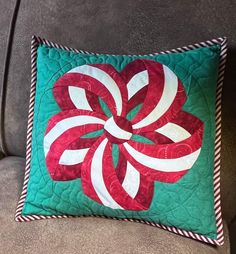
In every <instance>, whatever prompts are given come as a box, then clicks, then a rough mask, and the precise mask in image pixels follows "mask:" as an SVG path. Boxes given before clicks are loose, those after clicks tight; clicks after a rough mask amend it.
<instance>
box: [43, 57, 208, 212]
mask: <svg viewBox="0 0 236 254" xmlns="http://www.w3.org/2000/svg"><path fill="white" fill-rule="evenodd" d="M53 95H54V98H55V100H56V102H57V104H58V105H59V107H60V109H61V112H59V113H57V114H56V115H54V116H52V117H51V118H50V119H49V121H48V125H47V129H46V132H45V136H44V142H43V146H44V155H45V161H46V166H47V170H48V172H49V174H50V176H51V178H52V179H53V180H54V181H71V180H74V179H78V178H80V179H81V182H82V188H83V192H84V193H85V195H87V196H88V197H89V198H90V199H92V200H93V201H95V202H97V203H99V204H101V205H104V206H107V207H110V208H112V209H122V210H133V211H142V210H148V209H149V208H150V205H151V202H152V198H153V194H154V182H155V181H160V182H165V183H175V182H177V181H179V180H180V179H181V178H182V177H183V176H184V175H185V174H186V173H187V172H188V171H189V170H190V169H191V168H192V166H193V165H194V163H195V162H196V160H197V159H198V156H199V154H200V151H201V145H202V137H203V131H204V126H203V122H202V121H201V120H200V119H198V118H197V117H196V116H194V115H192V114H190V113H188V112H185V111H183V110H182V107H183V105H184V103H185V102H186V100H187V97H186V93H185V90H184V87H183V85H182V83H181V81H180V80H179V79H178V77H177V76H176V74H175V73H174V72H173V71H172V70H170V69H169V68H168V67H167V66H165V65H163V64H161V63H159V62H156V61H152V60H145V59H139V60H135V61H133V62H130V63H129V64H127V65H126V66H125V67H124V68H123V70H121V71H120V72H118V71H117V70H116V69H115V68H114V67H113V66H112V65H111V64H85V65H81V66H77V67H75V68H73V69H71V70H70V71H68V72H67V73H65V74H64V75H62V76H61V77H60V78H59V79H58V80H57V81H56V82H55V84H54V86H53ZM155 191H157V192H158V190H155Z"/></svg>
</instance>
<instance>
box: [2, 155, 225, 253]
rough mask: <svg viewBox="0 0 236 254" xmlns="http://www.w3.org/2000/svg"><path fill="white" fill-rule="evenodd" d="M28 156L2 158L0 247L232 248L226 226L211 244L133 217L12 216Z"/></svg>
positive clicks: (91, 250) (186, 250)
mask: <svg viewBox="0 0 236 254" xmlns="http://www.w3.org/2000/svg"><path fill="white" fill-rule="evenodd" d="M24 164H25V161H24V160H23V159H21V158H18V157H7V158H4V159H3V160H1V161H0V171H1V175H2V177H1V178H0V202H1V203H0V224H1V227H0V249H1V251H2V253H9V254H14V253H17V254H21V253H22V254H23V253H24V254H27V253H29V254H31V253H38V254H40V253H42V254H44V253H48V254H50V253H55V250H58V251H60V253H64V254H67V253H68V254H71V253H145V254H147V253H170V254H171V253H175V254H176V253H201V254H204V253H212V254H213V253H215V254H216V253H222V254H223V253H224V254H227V253H229V240H228V233H227V226H226V225H225V227H224V228H225V236H226V239H225V240H226V241H225V244H224V245H223V246H222V247H212V246H210V245H206V244H203V243H200V242H197V241H194V240H191V239H187V238H183V237H181V236H178V235H175V234H173V233H169V232H166V231H164V230H161V229H158V228H154V227H151V226H147V225H142V224H138V223H134V222H124V221H115V220H108V219H101V218H72V219H60V220H53V219H50V220H41V221H34V222H28V223H19V222H15V221H14V212H15V208H16V203H17V200H18V198H19V193H20V188H21V185H22V181H23V168H24Z"/></svg>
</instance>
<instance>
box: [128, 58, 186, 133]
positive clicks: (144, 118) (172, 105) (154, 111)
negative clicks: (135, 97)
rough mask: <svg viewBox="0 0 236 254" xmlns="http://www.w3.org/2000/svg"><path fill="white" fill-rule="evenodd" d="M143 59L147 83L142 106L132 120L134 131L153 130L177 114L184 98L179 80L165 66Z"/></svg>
mask: <svg viewBox="0 0 236 254" xmlns="http://www.w3.org/2000/svg"><path fill="white" fill-rule="evenodd" d="M143 61H144V62H145V65H146V68H147V72H148V75H149V84H148V90H147V92H146V96H145V100H144V102H143V105H142V108H141V109H140V110H139V112H138V114H137V115H136V117H135V118H134V119H133V120H132V123H133V129H134V132H135V133H139V132H140V131H142V132H144V131H146V132H147V131H153V130H155V129H157V128H159V127H161V126H163V125H164V124H166V123H167V122H169V121H170V120H171V119H173V118H174V117H175V116H176V114H178V112H179V111H180V110H181V107H182V106H183V104H184V102H185V99H186V98H185V92H184V88H183V86H182V84H181V82H180V81H179V80H178V78H177V77H176V75H175V74H174V73H173V72H172V71H171V70H170V69H169V68H168V67H167V66H165V65H161V64H160V63H157V62H152V61H147V60H146V61H145V60H143ZM136 75H137V74H136ZM142 89H143V88H142Z"/></svg>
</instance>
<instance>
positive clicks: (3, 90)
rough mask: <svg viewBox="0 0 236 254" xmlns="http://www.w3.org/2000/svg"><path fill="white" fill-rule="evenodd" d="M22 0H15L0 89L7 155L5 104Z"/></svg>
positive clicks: (0, 136) (0, 127) (1, 141)
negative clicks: (15, 32) (16, 26)
mask: <svg viewBox="0 0 236 254" xmlns="http://www.w3.org/2000/svg"><path fill="white" fill-rule="evenodd" d="M20 2H21V0H16V1H15V6H14V9H13V12H12V16H11V20H10V25H9V30H8V37H7V45H6V53H5V57H4V62H3V78H2V87H1V91H0V93H1V94H0V146H1V152H2V153H3V154H4V155H5V156H7V155H8V150H7V145H6V140H5V106H6V91H7V81H8V74H9V65H10V58H11V53H12V44H13V38H14V31H15V25H16V20H17V15H18V12H19V7H20Z"/></svg>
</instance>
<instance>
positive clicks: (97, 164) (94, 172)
mask: <svg viewBox="0 0 236 254" xmlns="http://www.w3.org/2000/svg"><path fill="white" fill-rule="evenodd" d="M107 142H108V139H104V140H103V141H102V142H101V143H100V145H99V146H98V147H97V150H96V151H95V153H94V156H93V159H92V163H91V181H92V184H93V188H94V190H95V191H96V193H97V195H98V197H99V199H100V200H101V202H102V203H103V204H104V205H105V206H108V207H110V208H113V209H123V208H122V207H121V206H120V205H119V204H117V203H116V201H115V200H114V199H113V198H112V196H111V195H110V193H109V192H108V190H107V188H106V185H105V183H104V180H103V173H102V169H103V167H104V165H103V160H102V158H103V154H104V150H105V148H106V144H107Z"/></svg>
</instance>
